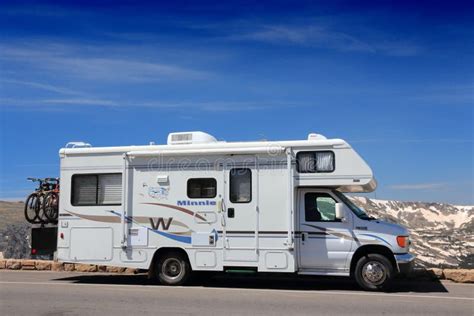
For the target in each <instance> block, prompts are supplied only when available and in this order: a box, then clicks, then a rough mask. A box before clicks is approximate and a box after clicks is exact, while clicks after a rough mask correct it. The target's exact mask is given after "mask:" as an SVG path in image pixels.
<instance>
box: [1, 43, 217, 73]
mask: <svg viewBox="0 0 474 316" xmlns="http://www.w3.org/2000/svg"><path fill="white" fill-rule="evenodd" d="M0 49H1V51H2V54H1V55H0V63H2V62H10V63H12V62H18V63H21V64H23V65H29V66H30V67H32V68H33V69H34V70H40V71H43V72H44V71H46V72H47V73H46V74H50V75H54V76H69V77H79V78H81V79H86V80H101V81H119V82H130V81H136V82H153V81H160V80H181V79H204V78H207V77H208V76H209V75H210V74H209V73H208V72H205V71H200V70H195V69H191V68H187V67H182V66H179V65H174V64H170V63H161V62H157V61H152V60H147V61H144V60H141V58H140V57H138V56H132V57H130V50H131V48H130V47H127V48H121V49H122V50H123V51H121V52H119V53H117V52H116V51H115V50H114V48H113V47H91V46H77V45H67V44H61V43H60V44H58V43H49V42H46V43H44V42H35V44H34V45H29V46H25V45H12V44H2V45H0ZM112 52H114V53H116V54H118V57H117V55H115V56H114V57H112V56H111V57H103V56H104V55H106V54H109V55H112Z"/></svg>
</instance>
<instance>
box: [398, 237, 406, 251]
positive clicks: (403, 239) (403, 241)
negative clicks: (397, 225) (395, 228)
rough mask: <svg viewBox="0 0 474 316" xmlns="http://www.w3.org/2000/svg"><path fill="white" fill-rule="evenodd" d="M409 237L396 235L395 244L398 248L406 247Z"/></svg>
mask: <svg viewBox="0 0 474 316" xmlns="http://www.w3.org/2000/svg"><path fill="white" fill-rule="evenodd" d="M408 243H409V238H408V236H397V244H398V246H399V247H400V248H406V247H408Z"/></svg>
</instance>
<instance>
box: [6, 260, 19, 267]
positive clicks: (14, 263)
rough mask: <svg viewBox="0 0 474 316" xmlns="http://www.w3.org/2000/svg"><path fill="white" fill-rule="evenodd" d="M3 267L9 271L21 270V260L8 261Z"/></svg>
mask: <svg viewBox="0 0 474 316" xmlns="http://www.w3.org/2000/svg"><path fill="white" fill-rule="evenodd" d="M5 267H6V268H7V269H10V270H19V269H21V260H16V259H8V260H7V263H6V264H5Z"/></svg>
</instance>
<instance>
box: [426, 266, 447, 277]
mask: <svg viewBox="0 0 474 316" xmlns="http://www.w3.org/2000/svg"><path fill="white" fill-rule="evenodd" d="M428 274H429V275H430V277H431V278H432V279H444V274H443V269H438V268H433V269H429V270H428Z"/></svg>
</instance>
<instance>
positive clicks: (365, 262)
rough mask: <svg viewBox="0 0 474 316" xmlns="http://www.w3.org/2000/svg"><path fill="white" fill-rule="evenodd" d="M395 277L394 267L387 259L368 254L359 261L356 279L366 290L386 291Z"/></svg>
mask: <svg viewBox="0 0 474 316" xmlns="http://www.w3.org/2000/svg"><path fill="white" fill-rule="evenodd" d="M393 277H394V272H393V266H392V263H391V262H390V260H388V259H387V257H385V256H383V255H379V254H368V255H366V256H364V257H362V258H360V259H359V261H357V265H356V267H355V271H354V278H355V280H356V282H357V284H359V286H360V287H362V288H363V289H364V290H367V291H386V290H388V289H389V288H390V285H391V283H392V280H393Z"/></svg>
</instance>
